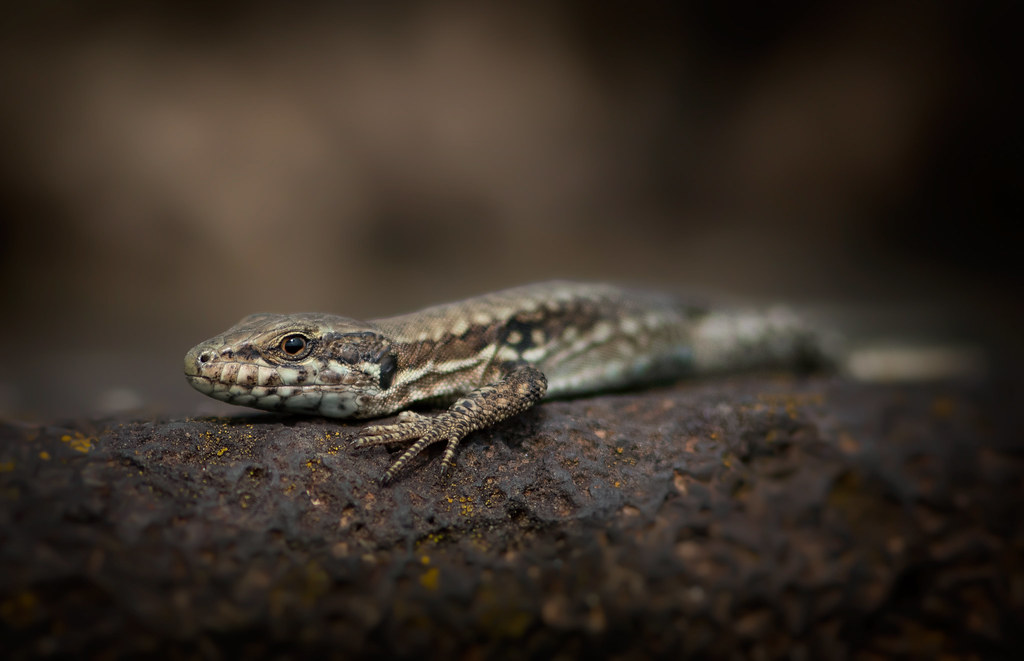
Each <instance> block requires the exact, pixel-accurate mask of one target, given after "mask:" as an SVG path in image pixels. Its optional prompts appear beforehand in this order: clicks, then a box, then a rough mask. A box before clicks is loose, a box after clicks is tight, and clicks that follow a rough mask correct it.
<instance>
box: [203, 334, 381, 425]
mask: <svg viewBox="0 0 1024 661" xmlns="http://www.w3.org/2000/svg"><path fill="white" fill-rule="evenodd" d="M397 369H398V357H397V354H396V353H395V352H394V351H393V350H392V348H391V345H390V343H389V342H388V341H387V339H386V338H385V337H384V336H383V335H381V333H380V332H379V331H378V330H377V328H376V327H375V326H373V325H372V324H367V323H365V322H361V321H357V320H355V319H349V318H347V317H338V316H332V315H324V314H291V315H280V314H254V315H251V316H248V317H246V318H245V319H242V320H241V321H240V322H238V323H237V324H235V325H234V326H232V327H231V328H230V329H228V330H227V331H225V332H224V333H221V334H220V335H218V336H216V337H213V338H211V339H209V340H207V341H205V342H203V343H201V344H198V345H196V346H195V347H193V348H192V349H191V350H190V351H189V352H188V353H187V354H185V378H186V379H188V381H189V383H190V384H191V385H192V387H193V388H195V389H196V390H198V391H199V392H201V393H203V394H206V395H209V396H210V397H213V398H215V399H219V400H221V401H225V402H230V403H232V404H239V405H242V406H251V407H253V408H258V409H265V410H269V411H289V412H295V413H310V414H317V415H324V416H330V417H335V418H349V417H365V416H372V415H377V414H379V411H380V410H381V407H382V406H383V404H384V402H385V401H386V399H387V397H388V394H389V393H388V391H389V388H390V387H391V383H392V380H393V378H394V375H395V372H396V371H397Z"/></svg>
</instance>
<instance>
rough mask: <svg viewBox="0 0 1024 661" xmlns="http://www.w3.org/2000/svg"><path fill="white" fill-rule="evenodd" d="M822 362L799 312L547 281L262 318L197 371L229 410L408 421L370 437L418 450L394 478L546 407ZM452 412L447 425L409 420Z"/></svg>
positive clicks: (390, 475)
mask: <svg viewBox="0 0 1024 661" xmlns="http://www.w3.org/2000/svg"><path fill="white" fill-rule="evenodd" d="M817 351H818V348H817V345H816V342H815V338H814V335H813V334H812V333H811V332H810V331H809V330H808V329H807V327H806V326H805V325H803V324H802V323H801V322H800V321H799V320H797V319H796V317H794V316H793V315H792V314H790V313H788V312H786V311H785V310H778V309H776V310H772V311H768V312H766V313H751V312H740V311H714V310H710V309H707V308H703V307H697V306H693V305H690V304H687V303H685V302H682V301H679V300H678V299H675V298H673V297H670V296H666V295H659V294H651V293H642V292H634V291H629V290H625V289H620V288H617V287H612V286H608V285H592V284H581V283H570V282H546V283H539V284H535V285H528V286H524V287H517V288H513V289H507V290H504V291H500V292H495V293H492V294H487V295H484V296H479V297H475V298H470V299H467V300H464V301H460V302H456V303H449V304H445V305H439V306H435V307H431V308H427V309H425V310H422V311H420V312H415V313H412V314H406V315H401V316H397V317H389V318H386V319H378V320H372V321H359V320H355V319H350V318H347V317H341V316H335V315H327V314H293V315H277V314H256V315H251V316H249V317H246V318H245V319H243V320H241V321H240V322H239V323H238V324H236V325H235V326H234V327H232V328H231V329H229V330H228V331H226V332H224V333H223V334H221V335H218V336H216V337H214V338H212V339H210V340H207V341H206V342H203V343H201V344H199V345H197V346H196V347H194V348H193V349H192V350H191V351H189V352H188V354H187V355H186V356H185V374H186V377H187V378H188V380H189V382H190V383H191V385H192V386H193V387H195V388H196V389H197V390H199V391H200V392H202V393H204V394H207V395H209V396H211V397H214V398H216V399H220V400H222V401H226V402H230V403H233V404H239V405H243V406H251V407H255V408H260V409H266V410H272V411H287V412H294V413H305V414H313V415H323V416H328V417H337V418H369V417H380V416H385V415H389V414H392V413H396V412H402V413H401V415H400V416H399V418H398V420H397V421H396V422H395V423H392V424H384V425H373V426H369V427H364V428H363V429H362V430H361V431H360V433H359V435H358V436H357V438H356V440H355V445H356V446H357V447H366V446H371V445H382V444H389V443H398V442H402V441H410V440H416V442H415V443H414V444H413V445H411V446H410V447H409V448H408V449H407V450H406V451H405V452H404V453H403V454H402V455H401V456H400V457H399V458H398V459H397V460H395V462H394V463H393V464H392V465H391V467H390V468H389V469H388V470H387V471H386V472H385V473H384V475H383V477H382V481H383V482H384V483H388V482H390V481H392V480H393V479H394V477H395V475H396V474H397V472H398V471H399V470H400V469H401V468H402V466H403V465H404V464H405V463H406V462H408V460H409V459H411V458H412V457H413V456H415V455H416V454H417V453H419V452H420V451H421V450H422V449H423V448H425V447H427V446H428V445H430V444H432V443H434V442H438V441H445V442H446V443H447V447H446V449H445V452H444V455H443V458H442V461H441V470H442V476H443V475H444V474H445V473H446V472H447V470H448V469H449V468H450V466H451V463H452V459H453V458H454V455H455V451H456V448H457V447H458V444H459V441H460V440H461V439H462V438H463V437H465V436H466V435H467V434H469V433H470V432H472V431H474V430H476V429H481V428H483V427H488V426H490V425H492V424H494V423H496V422H498V421H500V420H503V419H505V418H508V417H511V416H513V415H516V414H518V413H520V412H522V411H524V410H526V409H528V408H530V407H531V406H533V405H534V404H535V403H537V402H538V401H540V400H541V399H543V398H544V397H562V396H571V395H580V394H586V393H593V392H600V391H606V390H610V389H616V388H623V387H631V386H639V385H643V384H649V383H653V382H657V381H665V380H667V379H673V378H679V377H682V376H687V375H691V374H706V373H711V372H719V371H728V370H739V369H750V368H758V367H790V366H797V365H800V364H801V363H804V362H806V361H807V360H808V359H809V358H813V357H814V356H815V355H816V353H817ZM416 405H425V406H434V407H447V409H446V410H445V411H444V412H443V413H441V414H440V415H437V416H424V415H419V414H416V413H412V412H411V411H408V410H407V409H409V408H410V407H413V406H416Z"/></svg>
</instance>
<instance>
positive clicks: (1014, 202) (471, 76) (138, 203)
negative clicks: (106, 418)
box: [0, 1, 1022, 418]
mask: <svg viewBox="0 0 1024 661" xmlns="http://www.w3.org/2000/svg"><path fill="white" fill-rule="evenodd" d="M1011 6H1012V3H1010V2H988V3H961V2H905V1H902V2H900V1H898V2H888V1H885V2H883V1H877V2H871V1H867V2H859V3H828V2H807V1H805V2H783V3H759V2H743V1H725V2H677V3H667V2H665V3H662V2H630V3H625V2H621V3H610V2H597V3H594V2H569V1H563V2H557V1H555V2H525V3H524V2H517V3H511V2H509V3H456V2H399V3H341V4H339V3H330V4H306V5H304V6H301V7H298V6H294V5H285V4H282V3H269V2H268V3H222V4H218V5H216V7H215V8H214V7H211V6H208V5H206V4H188V3H185V4H182V3H174V4H170V3H168V4H148V5H145V4H143V5H140V4H139V3H127V2H124V3H97V2H83V3H72V2H56V1H54V2H39V3H21V4H18V5H8V6H7V7H5V19H4V21H3V22H2V23H0V89H2V90H3V94H2V102H0V214H2V230H0V246H2V247H0V253H2V266H0V269H2V270H0V273H2V276H0V277H2V284H3V287H2V299H0V306H2V307H0V310H2V312H0V313H2V315H3V317H2V318H3V324H2V327H0V333H2V338H0V340H2V341H0V347H2V348H0V414H2V415H6V416H14V417H29V418H31V417H42V418H60V417H66V416H71V415H79V414H82V413H93V414H106V413H110V412H116V411H121V410H137V411H142V412H147V413H170V414H174V413H180V412H186V411H192V412H198V411H212V410H220V409H216V408H215V407H217V406H219V405H218V404H217V403H216V402H213V401H212V400H206V399H205V398H203V397H202V396H201V395H199V394H198V393H193V392H192V391H191V390H190V389H189V388H188V386H187V385H186V384H185V382H184V380H183V378H182V377H181V358H182V356H183V354H184V352H185V351H186V350H187V349H188V348H189V346H191V345H192V344H195V343H196V342H198V341H200V340H202V339H205V338H206V337H208V336H210V335H213V334H215V333H217V332H220V331H222V330H223V329H225V328H226V327H228V326H229V325H231V324H232V323H233V322H235V321H236V320H237V319H238V318H240V317H242V316H244V315H246V314H249V313H252V312H256V311H279V312H286V311H300V310H323V311H329V312H336V313H340V314H346V315H349V316H354V317H374V316H381V315H387V314H393V313H399V312H405V311H409V310H412V309H415V308H417V307H421V306H423V305H425V304H428V303H435V302H440V301H444V300H448V299H452V298H457V297H461V296H465V295H470V294H474V293H480V292H484V291H487V290H491V289H494V288H497V287H502V286H508V285H514V284H522V283H525V282H531V281H536V280H541V279H545V278H551V277H568V278H576V279H588V280H590V279H592V280H608V281H616V282H625V283H632V284H640V285H647V286H651V287H655V288H659V289H667V290H678V291H683V292H685V291H697V292H702V293H716V292H717V293H722V294H726V295H728V296H730V297H736V298H740V299H746V300H750V301H754V302H759V301H772V302H774V301H789V302H792V303H794V304H796V305H798V306H806V307H809V308H816V309H818V310H837V311H838V310H846V311H849V310H857V311H859V312H858V314H859V315H860V318H871V319H873V320H875V321H874V322H872V323H875V324H876V325H877V326H879V327H884V328H887V329H892V330H893V331H903V330H906V329H911V330H913V331H914V332H921V331H925V332H931V333H935V334H937V335H939V336H958V337H959V336H963V337H970V338H975V339H977V340H979V341H983V342H987V343H990V344H991V345H992V346H1008V347H1011V348H1013V347H1016V346H1018V344H1017V339H1016V338H1017V336H1016V334H1015V333H1016V330H1017V328H1018V323H1017V322H1018V321H1019V320H1020V306H1019V305H1018V302H1017V299H1016V297H1015V291H1016V288H1017V287H1018V286H1019V285H1020V284H1021V279H1022V278H1021V271H1020V269H1019V266H1018V265H1017V262H1018V261H1020V257H1021V247H1020V245H1021V244H1020V238H1021V236H1020V229H1019V221H1020V219H1021V213H1020V211H1021V205H1020V193H1021V190H1020V189H1021V175H1022V173H1021V169H1020V167H1019V160H1018V157H1019V154H1020V146H1021V129H1020V124H1021V122H1020V117H1021V116H1022V113H1021V110H1022V108H1021V105H1020V104H1019V102H1017V101H1016V100H1014V96H1013V94H1012V93H1013V91H1014V90H1013V87H1015V86H1016V85H1017V79H1019V74H1014V75H1012V76H1011V75H1010V73H1011V71H1012V70H1015V69H1016V66H1017V65H1013V62H1014V61H1015V60H1016V58H1015V50H1016V49H1015V48H1013V47H1012V43H1011V42H1013V41H1014V40H1015V39H1016V38H1017V35H1015V34H1013V33H1014V32H1017V31H1018V26H1019V22H1018V21H1017V20H1016V19H1017V17H1016V16H1015V15H1014V14H1013V13H1012V12H1011ZM835 316H836V319H837V320H838V319H839V318H841V317H842V316H843V315H842V314H841V313H839V312H837V313H836V315H835ZM854 316H857V315H854ZM843 323H846V322H845V321H844V322H843Z"/></svg>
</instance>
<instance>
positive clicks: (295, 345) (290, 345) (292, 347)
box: [281, 335, 309, 356]
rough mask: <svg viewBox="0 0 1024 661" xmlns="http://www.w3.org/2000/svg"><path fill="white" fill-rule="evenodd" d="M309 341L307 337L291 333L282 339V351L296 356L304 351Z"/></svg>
mask: <svg viewBox="0 0 1024 661" xmlns="http://www.w3.org/2000/svg"><path fill="white" fill-rule="evenodd" d="M308 343H309V342H308V341H307V340H306V338H305V337H303V336H301V335H289V336H287V337H286V338H284V339H283V340H281V351H283V352H285V353H286V354H288V355H289V356H295V355H298V354H300V353H302V352H303V350H305V348H306V345H307V344H308Z"/></svg>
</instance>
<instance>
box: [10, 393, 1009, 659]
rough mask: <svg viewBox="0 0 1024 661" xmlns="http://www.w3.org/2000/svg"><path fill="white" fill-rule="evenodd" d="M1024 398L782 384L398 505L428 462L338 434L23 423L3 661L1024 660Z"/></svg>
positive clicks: (573, 429)
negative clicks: (412, 659)
mask: <svg viewBox="0 0 1024 661" xmlns="http://www.w3.org/2000/svg"><path fill="white" fill-rule="evenodd" d="M1019 394H1020V393H1019V390H1015V389H1014V388H1010V387H1008V386H1006V385H1003V386H1002V387H996V386H995V385H993V384H989V385H985V386H979V385H973V386H970V385H953V384H947V385H931V386H877V385H875V386H872V385H862V384H854V383H850V382H846V381H843V380H841V379H838V378H830V377H813V378H806V379H803V378H793V377H766V376H758V377H743V378H734V379H720V380H714V381H709V382H694V383H682V384H678V385H676V386H673V387H670V388H663V389H655V390H649V391H644V392H636V393H624V394H614V395H606V396H601V397H594V398H586V399H578V400H574V401H568V402H553V403H547V404H544V405H543V406H541V407H539V408H538V409H535V410H534V411H531V412H529V413H527V414H524V415H523V416H520V417H519V418H517V419H514V420H511V421H508V422H506V423H504V424H502V425H500V426H498V427H496V428H495V429H494V430H492V431H489V432H480V433H477V434H475V435H474V436H472V437H470V439H469V440H468V441H467V442H465V443H463V446H462V449H461V451H460V453H459V454H458V456H457V460H456V461H457V466H456V469H455V470H454V471H453V474H452V475H451V476H450V477H449V479H448V481H447V482H446V483H444V484H439V483H438V482H437V469H438V459H439V453H440V450H441V448H439V447H438V448H433V449H432V451H430V452H427V453H424V456H422V457H420V458H418V459H417V460H416V461H414V462H412V465H411V467H410V468H409V469H408V470H407V471H405V472H404V473H402V474H401V476H400V478H399V480H398V482H397V483H396V484H394V485H393V486H391V487H388V488H383V487H380V486H378V484H377V483H376V482H375V478H376V477H377V476H379V475H380V474H381V473H382V471H383V470H384V468H385V467H386V466H387V464H388V461H389V458H390V457H391V456H392V455H393V454H394V453H396V452H398V450H399V448H394V449H391V450H387V449H384V448H372V449H368V450H365V451H353V452H350V451H349V450H347V449H346V447H345V446H346V443H345V440H346V438H347V437H348V436H350V435H351V433H352V430H353V429H354V425H344V424H339V423H337V422H331V421H327V420H321V419H300V418H286V417H275V416H270V415H245V414H244V413H243V414H242V415H241V416H240V417H235V418H214V419H211V418H189V419H179V420H120V419H106V420H93V421H85V420H81V421H74V422H68V423H66V424H62V425H55V426H49V427H42V428H39V427H29V426H23V425H18V424H14V423H6V424H3V425H0V503H2V507H0V563H2V566H3V568H4V569H3V572H2V578H0V656H2V657H3V658H5V659H21V658H30V657H35V656H45V655H50V654H66V655H84V654H88V655H90V656H99V657H112V656H121V655H126V654H153V653H158V654H160V655H162V656H170V657H175V658H268V657H274V658H278V657H292V656H302V655H305V654H313V653H317V654H323V655H324V656H325V657H333V658H351V657H353V656H362V655H369V654H372V653H381V654H384V653H388V654H393V655H401V656H413V655H425V657H430V658H467V657H468V658H478V657H497V658H506V657H507V658H520V657H524V656H531V657H535V658H550V657H554V656H570V655H571V656H581V655H597V656H602V657H603V656H617V657H620V658H648V657H652V656H653V657H657V656H666V657H673V658H679V657H680V656H681V655H686V654H687V653H689V654H690V655H693V656H698V655H699V656H713V657H717V658H740V657H743V658H747V657H749V658H758V659H770V658H792V659H817V658H883V657H884V658H888V657H891V656H893V655H897V654H909V655H911V656H916V657H920V658H934V657H936V656H938V655H941V654H947V655H952V656H950V657H949V658H953V657H954V656H963V657H965V658H1001V657H1002V658H1010V657H1011V655H1012V653H1013V652H1014V650H1019V649H1020V647H1021V646H1022V645H1024V616H1022V613H1024V563H1022V557H1024V524H1022V517H1021V514H1020V512H1019V509H1018V508H1019V507H1020V504H1021V502H1022V497H1024V440H1022V439H1024V437H1022V435H1021V432H1022V427H1021V425H1020V423H1019V420H1020V415H1019V414H1018V413H1017V412H1016V411H1014V410H1013V408H1012V407H1013V406H1014V405H1016V404H1015V402H1019V401H1020V398H1019ZM1008 411H1009V413H1008ZM240 412H241V410H240Z"/></svg>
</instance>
